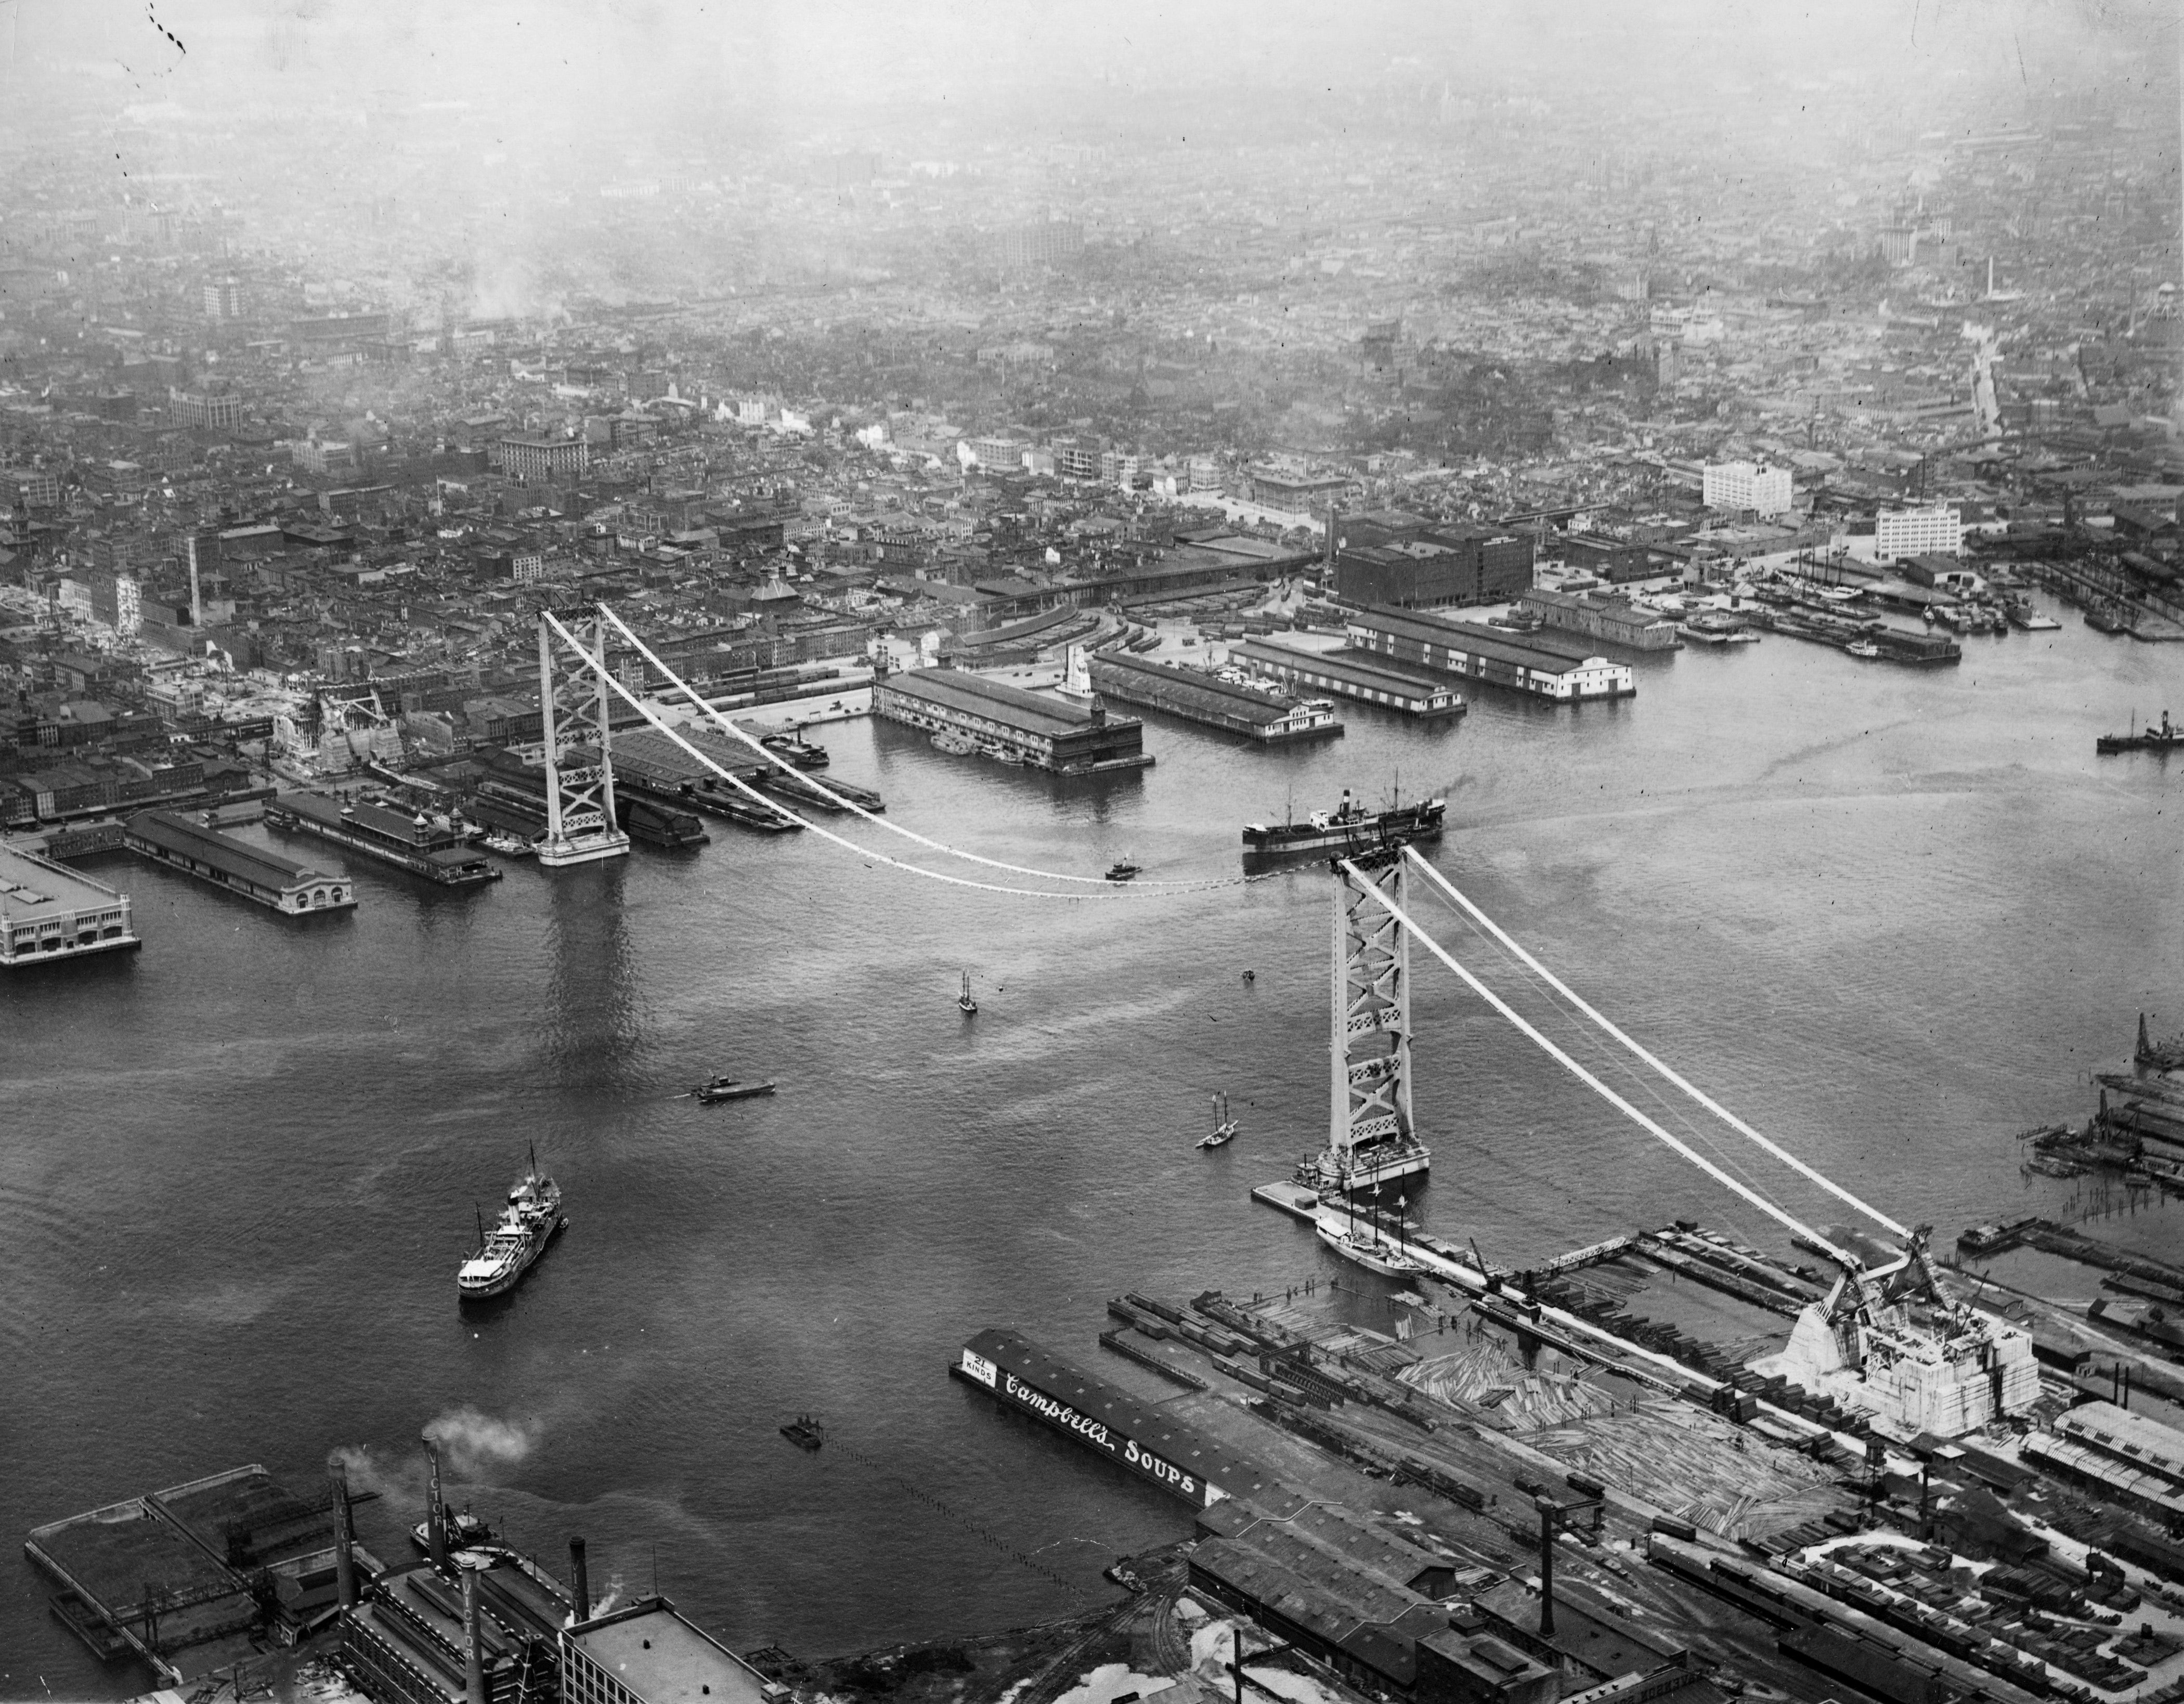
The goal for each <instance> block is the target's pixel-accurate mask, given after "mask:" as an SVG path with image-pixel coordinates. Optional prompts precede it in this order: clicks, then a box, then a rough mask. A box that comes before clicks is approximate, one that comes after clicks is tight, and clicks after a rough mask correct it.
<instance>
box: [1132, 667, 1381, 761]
mask: <svg viewBox="0 0 2184 1704" xmlns="http://www.w3.org/2000/svg"><path fill="white" fill-rule="evenodd" d="M1090 667H1091V673H1092V686H1093V688H1094V690H1095V691H1096V692H1099V693H1102V694H1104V695H1105V696H1106V697H1108V698H1111V699H1119V700H1120V701H1121V702H1123V704H1138V705H1141V706H1143V707H1145V708H1146V709H1148V710H1165V711H1166V712H1167V714H1169V715H1170V716H1181V717H1183V718H1184V720H1185V721H1195V722H1199V723H1201V724H1203V725H1204V726H1206V727H1217V728H1220V729H1222V730H1223V732H1229V733H1236V734H1241V735H1243V736H1244V738H1246V739H1250V740H1253V741H1256V742H1257V743H1259V744H1262V745H1286V744H1289V743H1292V742H1294V741H1296V740H1301V739H1322V738H1330V737H1332V736H1334V735H1336V734H1340V732H1342V724H1341V722H1340V721H1337V720H1336V719H1335V716H1334V710H1332V709H1330V708H1329V706H1328V704H1326V703H1325V702H1324V701H1323V700H1313V699H1296V698H1291V697H1290V696H1289V695H1288V694H1286V693H1273V692H1264V691H1256V692H1255V691H1254V690H1252V689H1251V688H1250V687H1243V686H1236V685H1234V684H1232V683H1231V682H1228V681H1224V680H1222V679H1221V678H1219V677H1217V676H1214V675H1210V674H1208V673H1206V671H1205V670H1203V669H1186V668H1183V667H1179V666H1178V665H1176V664H1173V663H1156V662H1151V661H1149V660H1146V659H1145V658H1143V657H1134V656H1130V655H1128V654H1120V655H1099V654H1095V655H1094V656H1093V657H1092V658H1091V659H1090Z"/></svg>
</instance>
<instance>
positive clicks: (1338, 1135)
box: [1297, 847, 1433, 1193]
mask: <svg viewBox="0 0 2184 1704" xmlns="http://www.w3.org/2000/svg"><path fill="white" fill-rule="evenodd" d="M1351 862H1352V863H1354V864H1355V865H1356V866H1357V869H1358V871H1359V872H1360V873H1361V875H1362V877H1363V879H1364V881H1365V882H1367V883H1370V884H1371V888H1370V891H1368V888H1363V887H1361V886H1359V885H1358V882H1357V880H1356V879H1355V878H1353V877H1351V875H1350V874H1349V873H1348V872H1347V871H1345V870H1343V869H1342V868H1341V867H1340V866H1339V865H1338V866H1337V867H1336V869H1335V888H1334V1012H1333V1016H1334V1033H1333V1036H1332V1038H1331V1040H1330V1043H1329V1050H1328V1061H1329V1070H1330V1072H1331V1073H1332V1078H1331V1081H1330V1083H1329V1090H1330V1093H1329V1121H1328V1139H1327V1149H1326V1151H1325V1152H1323V1153H1321V1154H1318V1155H1313V1156H1312V1158H1310V1159H1308V1160H1307V1161H1305V1162H1304V1163H1303V1164H1302V1165H1301V1166H1300V1167H1298V1168H1297V1179H1298V1181H1299V1182H1300V1183H1307V1184H1308V1185H1310V1186H1312V1187H1313V1188H1316V1189H1333V1190H1340V1191H1342V1192H1345V1193H1351V1192H1355V1191H1357V1190H1361V1189H1373V1187H1374V1186H1375V1185H1378V1184H1385V1183H1396V1182H1397V1181H1399V1180H1400V1179H1402V1178H1413V1177H1418V1178H1422V1177H1424V1174H1425V1172H1426V1171H1427V1169H1428V1168H1429V1167H1430V1166H1431V1164H1432V1163H1433V1155H1432V1154H1431V1153H1430V1152H1429V1150H1428V1149H1427V1147H1426V1145H1425V1144H1424V1143H1423V1142H1421V1141H1420V1140H1419V1139H1418V1130H1417V1128H1416V1126H1415V1125H1414V1124H1413V1123H1412V1118H1411V943H1410V934H1409V932H1408V931H1407V930H1406V929H1405V928H1404V927H1403V926H1402V924H1401V923H1400V922H1396V919H1395V917H1394V916H1392V915H1391V914H1390V912H1389V911H1388V910H1387V909H1386V907H1385V906H1383V905H1381V904H1380V903H1379V900H1377V899H1374V898H1373V893H1374V892H1377V893H1378V894H1379V895H1381V896H1382V897H1383V898H1385V899H1388V900H1390V901H1391V902H1392V903H1393V904H1394V905H1396V907H1398V908H1399V909H1401V910H1405V911H1407V910H1409V909H1410V902H1409V899H1408V896H1407V892H1406V883H1405V877H1404V873H1403V872H1404V863H1403V856H1402V851H1401V848H1400V847H1391V848H1389V849H1386V850H1385V851H1380V852H1374V853H1368V854H1363V855H1359V856H1357V857H1355V858H1353V859H1352V860H1351Z"/></svg>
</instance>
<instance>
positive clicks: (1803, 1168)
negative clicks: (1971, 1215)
mask: <svg viewBox="0 0 2184 1704" xmlns="http://www.w3.org/2000/svg"><path fill="white" fill-rule="evenodd" d="M1403 852H1404V855H1405V856H1406V857H1407V858H1408V859H1409V860H1411V864H1412V867H1413V868H1415V869H1418V870H1419V871H1423V872H1424V874H1425V876H1426V877H1427V878H1428V879H1429V880H1430V881H1431V882H1432V883H1434V885H1435V886H1436V887H1437V888H1440V890H1441V891H1442V892H1443V893H1445V894H1447V895H1448V896H1449V898H1451V899H1453V900H1455V901H1456V903H1457V905H1461V906H1463V909H1464V910H1466V911H1467V912H1468V913H1469V914H1470V915H1471V916H1472V917H1473V918H1474V919H1475V920H1476V921H1477V922H1478V923H1479V926H1480V927H1482V928H1484V929H1485V930H1486V931H1487V933H1490V934H1491V935H1492V936H1493V937H1494V938H1495V939H1496V940H1497V941H1499V942H1501V943H1502V945H1503V946H1505V947H1507V949H1509V950H1510V951H1511V952H1513V953H1514V954H1515V955H1517V956H1518V958H1519V959H1521V960H1523V961H1524V963H1525V964H1527V965H1529V966H1530V967H1531V968H1532V969H1533V970H1534V971H1535V972H1538V973H1539V974H1540V975H1541V977H1545V978H1546V982H1547V984H1548V986H1549V987H1551V988H1553V989H1554V990H1555V991H1556V992H1557V994H1561V995H1562V996H1563V999H1565V1000H1568V1001H1569V1002H1570V1004H1571V1005H1574V1006H1575V1007H1576V1008H1577V1009H1578V1010H1579V1011H1581V1012H1583V1013H1584V1014H1585V1016H1587V1017H1589V1018H1591V1020H1592V1021H1593V1022H1595V1023H1596V1024H1598V1025H1599V1026H1600V1027H1602V1029H1604V1030H1606V1031H1607V1033H1608V1034H1610V1035H1612V1036H1613V1037H1614V1038H1615V1039H1616V1040H1618V1041H1619V1042H1621V1043H1622V1044H1623V1045H1624V1046H1625V1047H1626V1048H1628V1049H1630V1051H1631V1052H1632V1053H1634V1054H1635V1055H1638V1057H1639V1058H1641V1059H1642V1060H1644V1061H1646V1064H1648V1065H1650V1066H1652V1067H1653V1069H1654V1070H1656V1071H1658V1072H1660V1073H1661V1075H1662V1076H1663V1077H1665V1078H1668V1079H1669V1082H1671V1083H1674V1084H1675V1085H1676V1087H1677V1088H1679V1089H1682V1090H1683V1091H1684V1093H1685V1094H1688V1095H1690V1096H1691V1099H1692V1100H1696V1101H1697V1102H1698V1104H1699V1105H1702V1106H1703V1107H1705V1108H1706V1110H1707V1111H1709V1112H1711V1113H1713V1116H1714V1117H1717V1118H1719V1119H1720V1120H1721V1122H1723V1123H1724V1124H1726V1125H1728V1126H1729V1128H1730V1129H1732V1130H1734V1131H1736V1133H1737V1134H1738V1135H1740V1136H1742V1137H1745V1138H1747V1139H1749V1140H1751V1141H1753V1142H1756V1143H1758V1144H1759V1145H1760V1146H1761V1147H1762V1148H1763V1149H1765V1150H1767V1151H1768V1152H1769V1154H1772V1155H1774V1156H1775V1158H1776V1159H1777V1160H1780V1161H1781V1162H1782V1163H1783V1164H1784V1165H1786V1166H1787V1167H1789V1168H1790V1169H1791V1171H1793V1172H1797V1174H1798V1175H1799V1176H1801V1177H1802V1178H1806V1179H1808V1181H1810V1182H1812V1183H1818V1184H1819V1186H1820V1187H1821V1188H1822V1189H1825V1190H1826V1191H1827V1192H1828V1193H1829V1194H1831V1195H1833V1196H1834V1197H1835V1198H1836V1200H1839V1201H1842V1202H1845V1203H1847V1205H1849V1206H1853V1207H1855V1208H1857V1209H1858V1211H1859V1212H1861V1213H1864V1215H1865V1216H1866V1217H1868V1218H1869V1219H1871V1220H1872V1221H1873V1222H1875V1224H1877V1225H1882V1226H1885V1227H1886V1228H1888V1229H1889V1230H1892V1231H1893V1232H1894V1233H1896V1234H1897V1236H1899V1237H1908V1236H1909V1235H1910V1234H1911V1233H1910V1230H1909V1229H1908V1228H1907V1227H1905V1226H1903V1225H1899V1224H1898V1223H1897V1222H1896V1221H1895V1220H1894V1219H1892V1218H1891V1217H1889V1216H1888V1215H1887V1214H1886V1213H1884V1212H1882V1211H1880V1208H1878V1207H1876V1206H1872V1205H1871V1204H1869V1203H1868V1202H1865V1201H1862V1200H1859V1199H1858V1197H1857V1196H1856V1195H1853V1194H1851V1192H1850V1191H1849V1190H1847V1189H1844V1188H1843V1187H1842V1185H1841V1184H1840V1183H1836V1182H1835V1180H1834V1179H1832V1178H1827V1177H1824V1176H1822V1175H1821V1174H1820V1173H1819V1172H1816V1171H1815V1170H1814V1169H1813V1167H1810V1166H1808V1165H1807V1164H1806V1163H1805V1162H1804V1161H1802V1160H1800V1159H1799V1158H1798V1157H1797V1155H1795V1154H1792V1153H1791V1151H1790V1150H1788V1149H1786V1148H1785V1147H1783V1146H1782V1145H1781V1144H1780V1143H1778V1142H1774V1141H1770V1140H1769V1139H1768V1138H1767V1137H1765V1136H1763V1135H1762V1134H1761V1133H1759V1132H1758V1131H1757V1130H1755V1129H1753V1128H1752V1126H1750V1125H1749V1124H1747V1123H1746V1122H1744V1120H1742V1119H1741V1118H1740V1117H1737V1116H1736V1114H1735V1113H1734V1112H1731V1111H1730V1110H1729V1109H1728V1108H1727V1107H1726V1106H1724V1105H1722V1104H1721V1103H1720V1102H1719V1101H1718V1100H1715V1099H1714V1098H1713V1096H1712V1095H1710V1094H1707V1093H1706V1092H1705V1091H1704V1090H1703V1089H1700V1088H1698V1087H1697V1085H1696V1084H1694V1083H1691V1082H1689V1081H1687V1080H1686V1079H1685V1078H1683V1077H1682V1076H1681V1075H1680V1074H1679V1073H1678V1072H1675V1071H1674V1070H1673V1069H1671V1068H1670V1067H1669V1066H1668V1065H1667V1064H1665V1063H1664V1062H1663V1061H1661V1060H1659V1059H1658V1058H1656V1057H1655V1056H1654V1055H1652V1053H1650V1052H1648V1051H1647V1050H1646V1049H1645V1048H1644V1047H1642V1046H1641V1045H1640V1044H1638V1043H1637V1042H1635V1041H1634V1040H1632V1039H1630V1037H1629V1036H1628V1035H1625V1034H1624V1033H1623V1031H1622V1030H1620V1029H1619V1028H1618V1027H1616V1026H1615V1025H1614V1024H1613V1023H1612V1022H1609V1021H1608V1020H1607V1018H1606V1017H1605V1016H1602V1014H1601V1013H1600V1012H1598V1011H1596V1010H1595V1009H1594V1008H1593V1007H1592V1006H1591V1005H1589V1004H1587V1003H1586V1001H1585V1000H1584V998H1583V997H1582V996H1580V994H1577V993H1576V992H1575V991H1574V990H1573V989H1572V988H1570V987H1569V985H1568V983H1564V982H1563V980H1562V979H1561V978H1560V977H1557V976H1556V975H1555V973H1554V972H1552V971H1551V970H1549V969H1548V968H1547V967H1546V966H1545V965H1543V964H1541V962H1540V961H1538V960H1537V959H1535V958H1534V957H1533V956H1532V955H1531V954H1530V953H1529V952H1527V951H1526V950H1525V949H1524V948H1523V947H1522V946H1520V945H1518V943H1517V942H1516V940H1515V939H1514V938H1513V937H1512V936H1511V935H1510V933H1509V932H1508V931H1507V930H1506V929H1504V928H1503V927H1502V926H1501V925H1500V924H1499V923H1497V922H1495V921H1494V920H1493V919H1492V918H1491V917H1490V916H1487V915H1486V913H1485V912H1484V911H1482V910H1479V907H1478V906H1477V905H1474V904H1473V903H1472V902H1471V900H1470V899H1469V898H1468V896H1466V895H1465V894H1463V893H1461V892H1460V891H1458V889H1457V887H1456V884H1455V883H1452V882H1451V881H1450V880H1449V879H1448V878H1447V877H1446V876H1444V875H1442V874H1441V873H1440V871H1438V870H1436V869H1435V868H1434V866H1432V865H1430V864H1429V863H1427V862H1426V860H1424V859H1423V858H1421V857H1420V856H1419V855H1418V853H1417V852H1416V851H1414V850H1413V849H1411V848H1410V847H1408V846H1406V847H1405V848H1404V849H1403Z"/></svg>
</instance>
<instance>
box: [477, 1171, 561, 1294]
mask: <svg viewBox="0 0 2184 1704" xmlns="http://www.w3.org/2000/svg"><path fill="white" fill-rule="evenodd" d="M567 1223H568V1220H567V1219H566V1218H565V1217H563V1216H562V1213H561V1186H560V1184H558V1183H555V1182H554V1180H553V1179H552V1178H549V1177H548V1176H547V1175H546V1174H545V1173H544V1172H541V1171H540V1170H539V1169H538V1155H537V1154H536V1153H533V1154H532V1156H531V1169H530V1170H529V1171H527V1172H525V1173H524V1174H523V1176H522V1177H521V1178H519V1179H517V1181H516V1183H515V1187H513V1188H512V1189H510V1190H509V1192H508V1205H507V1206H505V1207H504V1208H502V1210H501V1214H500V1217H499V1219H498V1220H497V1221H496V1222H494V1224H493V1228H492V1229H491V1230H490V1231H487V1229H486V1228H485V1225H484V1222H483V1221H482V1220H481V1221H480V1222H479V1225H478V1250H477V1252H476V1254H474V1255H472V1256H471V1257H470V1258H469V1259H468V1260H466V1261H464V1262H463V1263H462V1265H461V1266H460V1267H459V1268H457V1270H456V1272H455V1288H456V1289H457V1290H458V1291H459V1292H460V1295H461V1296H462V1299H463V1300H465V1301H482V1300H484V1299H485V1298H486V1297H487V1296H495V1295H505V1294H506V1293H507V1292H508V1291H510V1290H511V1289H515V1286H516V1284H517V1283H518V1282H519V1281H520V1280H521V1278H522V1277H523V1275H524V1273H526V1272H528V1271H530V1270H531V1267H532V1262H533V1261H536V1260H537V1259H538V1256H540V1255H542V1254H543V1253H545V1252H546V1245H547V1244H548V1243H549V1242H551V1241H552V1240H553V1239H554V1233H555V1232H556V1231H558V1230H560V1228H562V1227H563V1226H565V1225H566V1224H567Z"/></svg>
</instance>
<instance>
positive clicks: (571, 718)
mask: <svg viewBox="0 0 2184 1704" xmlns="http://www.w3.org/2000/svg"><path fill="white" fill-rule="evenodd" d="M556 627H559V628H560V639H559V643H556V634H555V632H554V629H555V628H556ZM606 671H607V642H606V621H605V618H604V616H602V615H599V614H597V613H596V612H594V613H593V614H591V615H578V614H576V613H574V612H571V613H570V614H568V615H564V616H562V617H560V619H559V620H556V619H555V618H554V616H553V615H550V614H548V613H546V612H543V611H542V612H541V613H540V615H539V617H538V715H539V732H540V736H541V738H542V739H543V746H544V755H545V764H546V838H544V839H543V840H542V841H540V842H539V843H538V861H539V862H540V863H541V864H542V865H543V866H545V867H546V868H548V869H549V870H559V869H561V868H563V867H564V866H567V865H571V864H591V863H596V862H597V861H598V860H600V859H602V858H620V857H623V856H625V855H627V853H628V851H629V836H628V835H627V834H625V833H623V832H622V830H621V826H620V822H619V819H618V818H617V817H616V814H615V793H614V736H613V730H612V727H611V726H610V721H609V711H610V709H611V708H612V700H611V694H610V688H609V687H608V685H607V679H606Z"/></svg>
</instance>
